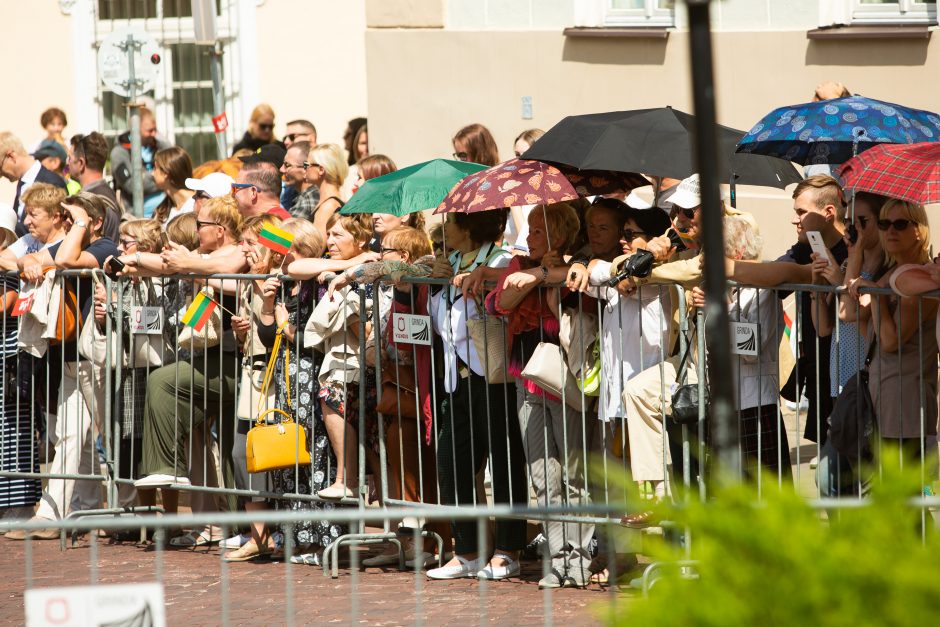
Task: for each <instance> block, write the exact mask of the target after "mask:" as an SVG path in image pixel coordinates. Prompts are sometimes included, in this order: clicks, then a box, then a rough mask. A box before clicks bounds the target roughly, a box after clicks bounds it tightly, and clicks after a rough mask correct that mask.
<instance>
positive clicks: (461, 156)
mask: <svg viewBox="0 0 940 627" xmlns="http://www.w3.org/2000/svg"><path fill="white" fill-rule="evenodd" d="M469 157H470V155H469V154H468V153H466V152H455V153H454V159H456V160H457V161H466V160H467V159H468V158H469Z"/></svg>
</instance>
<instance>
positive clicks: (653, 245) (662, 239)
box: [646, 235, 676, 262]
mask: <svg viewBox="0 0 940 627" xmlns="http://www.w3.org/2000/svg"><path fill="white" fill-rule="evenodd" d="M646 250H648V251H650V252H651V253H653V258H654V259H655V260H656V261H659V262H663V261H668V260H669V258H670V257H672V256H673V255H674V254H675V252H676V247H675V246H673V245H672V240H670V239H669V237H667V236H666V235H660V236H658V237H654V238H652V239H651V240H649V241H648V242H646Z"/></svg>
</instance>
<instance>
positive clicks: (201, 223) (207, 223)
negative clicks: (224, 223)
mask: <svg viewBox="0 0 940 627" xmlns="http://www.w3.org/2000/svg"><path fill="white" fill-rule="evenodd" d="M204 226H219V223H218V222H203V221H202V220H196V230H197V231H198V230H199V229H201V228H202V227H204Z"/></svg>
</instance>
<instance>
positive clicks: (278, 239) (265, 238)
mask: <svg viewBox="0 0 940 627" xmlns="http://www.w3.org/2000/svg"><path fill="white" fill-rule="evenodd" d="M293 242H294V234H293V233H288V232H287V231H285V230H284V229H279V228H277V227H276V226H274V225H272V224H266V225H265V226H264V228H263V229H261V233H260V234H259V235H258V243H259V244H261V245H262V246H266V247H268V248H270V249H271V250H273V251H274V252H276V253H281V254H282V255H286V254H287V251H288V250H290V245H291V244H292V243H293Z"/></svg>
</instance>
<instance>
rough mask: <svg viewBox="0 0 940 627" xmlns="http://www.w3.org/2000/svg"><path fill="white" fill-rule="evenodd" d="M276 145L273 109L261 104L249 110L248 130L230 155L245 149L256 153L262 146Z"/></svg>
mask: <svg viewBox="0 0 940 627" xmlns="http://www.w3.org/2000/svg"><path fill="white" fill-rule="evenodd" d="M278 143H280V142H278V141H277V138H276V137H275V136H274V109H272V108H271V105H269V104H265V103H261V104H259V105H258V106H257V107H255V108H254V109H252V110H251V117H250V118H249V119H248V130H247V131H245V134H244V135H243V136H242V138H241V140H240V141H239V142H238V143H237V144H235V147H234V148H232V155H233V156H234V155H235V153H237V152H238V151H239V150H245V149H247V150H250V151H251V152H256V151H257V150H258V149H259V148H261V147H262V146H265V145H267V144H278Z"/></svg>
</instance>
